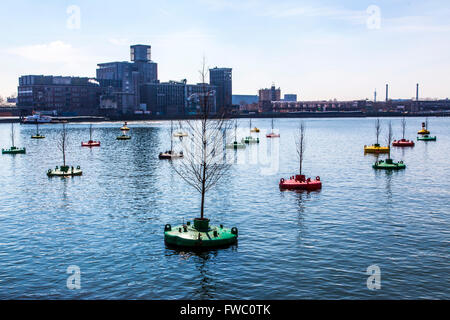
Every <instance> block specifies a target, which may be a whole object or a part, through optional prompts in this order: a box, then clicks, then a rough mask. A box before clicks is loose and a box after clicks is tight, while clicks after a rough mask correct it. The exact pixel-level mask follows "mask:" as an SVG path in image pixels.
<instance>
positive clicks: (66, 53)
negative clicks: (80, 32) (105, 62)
mask: <svg viewBox="0 0 450 320" xmlns="http://www.w3.org/2000/svg"><path fill="white" fill-rule="evenodd" d="M7 52H8V53H10V54H13V55H16V56H19V57H21V58H23V59H26V60H30V61H34V62H40V63H55V64H66V65H67V64H68V65H71V64H79V63H86V62H89V61H90V59H91V57H89V56H87V55H86V54H84V53H83V52H82V51H81V50H80V49H77V48H74V47H73V46H72V45H71V44H69V43H65V42H63V41H53V42H50V43H47V44H35V45H26V46H21V47H15V48H10V49H8V50H7Z"/></svg>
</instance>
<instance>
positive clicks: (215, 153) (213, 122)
mask: <svg viewBox="0 0 450 320" xmlns="http://www.w3.org/2000/svg"><path fill="white" fill-rule="evenodd" d="M206 69H207V68H206V64H205V60H204V59H203V64H202V69H201V70H200V71H199V73H200V78H201V81H202V82H201V92H200V93H199V94H198V106H197V116H196V118H195V119H194V120H184V121H180V126H181V125H182V123H183V127H185V128H186V127H187V128H188V130H189V132H191V135H190V136H191V139H185V140H183V144H184V146H185V147H184V148H183V150H184V160H183V161H179V162H178V163H176V164H174V163H172V165H173V168H174V171H175V172H176V173H177V174H178V175H179V176H180V177H181V178H182V179H183V180H184V181H185V182H186V183H187V184H188V185H190V186H191V187H193V188H194V189H195V190H197V191H198V192H199V193H200V195H201V206H200V219H202V220H203V219H204V213H205V194H206V193H207V192H208V191H209V190H210V189H211V188H213V187H214V186H215V185H216V184H217V183H218V182H219V181H220V179H221V178H222V177H223V176H224V175H225V174H226V172H227V171H228V170H229V168H230V166H231V164H228V163H226V162H224V161H223V152H224V148H225V146H224V145H223V141H226V139H224V135H227V134H228V132H229V131H230V129H231V122H230V120H229V119H228V117H227V114H226V110H214V109H215V108H214V104H213V103H212V101H213V97H214V91H212V90H210V88H208V86H207V84H206V76H207V73H206V72H207V71H206ZM188 144H190V145H189V146H188Z"/></svg>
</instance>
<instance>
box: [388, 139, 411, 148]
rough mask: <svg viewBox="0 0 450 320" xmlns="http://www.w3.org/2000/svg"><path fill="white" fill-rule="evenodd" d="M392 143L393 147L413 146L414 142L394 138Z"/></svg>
mask: <svg viewBox="0 0 450 320" xmlns="http://www.w3.org/2000/svg"><path fill="white" fill-rule="evenodd" d="M392 145H393V146H394V147H414V142H413V141H411V140H406V139H401V140H394V142H392Z"/></svg>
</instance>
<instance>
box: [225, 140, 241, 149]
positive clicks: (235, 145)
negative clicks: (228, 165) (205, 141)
mask: <svg viewBox="0 0 450 320" xmlns="http://www.w3.org/2000/svg"><path fill="white" fill-rule="evenodd" d="M226 148H227V149H235V150H237V149H245V144H243V143H239V142H237V141H235V142H233V143H229V144H227V146H226Z"/></svg>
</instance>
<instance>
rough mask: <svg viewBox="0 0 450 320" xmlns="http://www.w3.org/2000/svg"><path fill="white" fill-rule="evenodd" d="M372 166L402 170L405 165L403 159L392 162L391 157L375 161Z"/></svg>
mask: <svg viewBox="0 0 450 320" xmlns="http://www.w3.org/2000/svg"><path fill="white" fill-rule="evenodd" d="M372 168H374V169H381V170H402V169H406V165H405V164H404V163H403V161H400V162H394V161H393V160H392V159H386V160H379V161H377V162H375V164H374V165H373V166H372Z"/></svg>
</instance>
